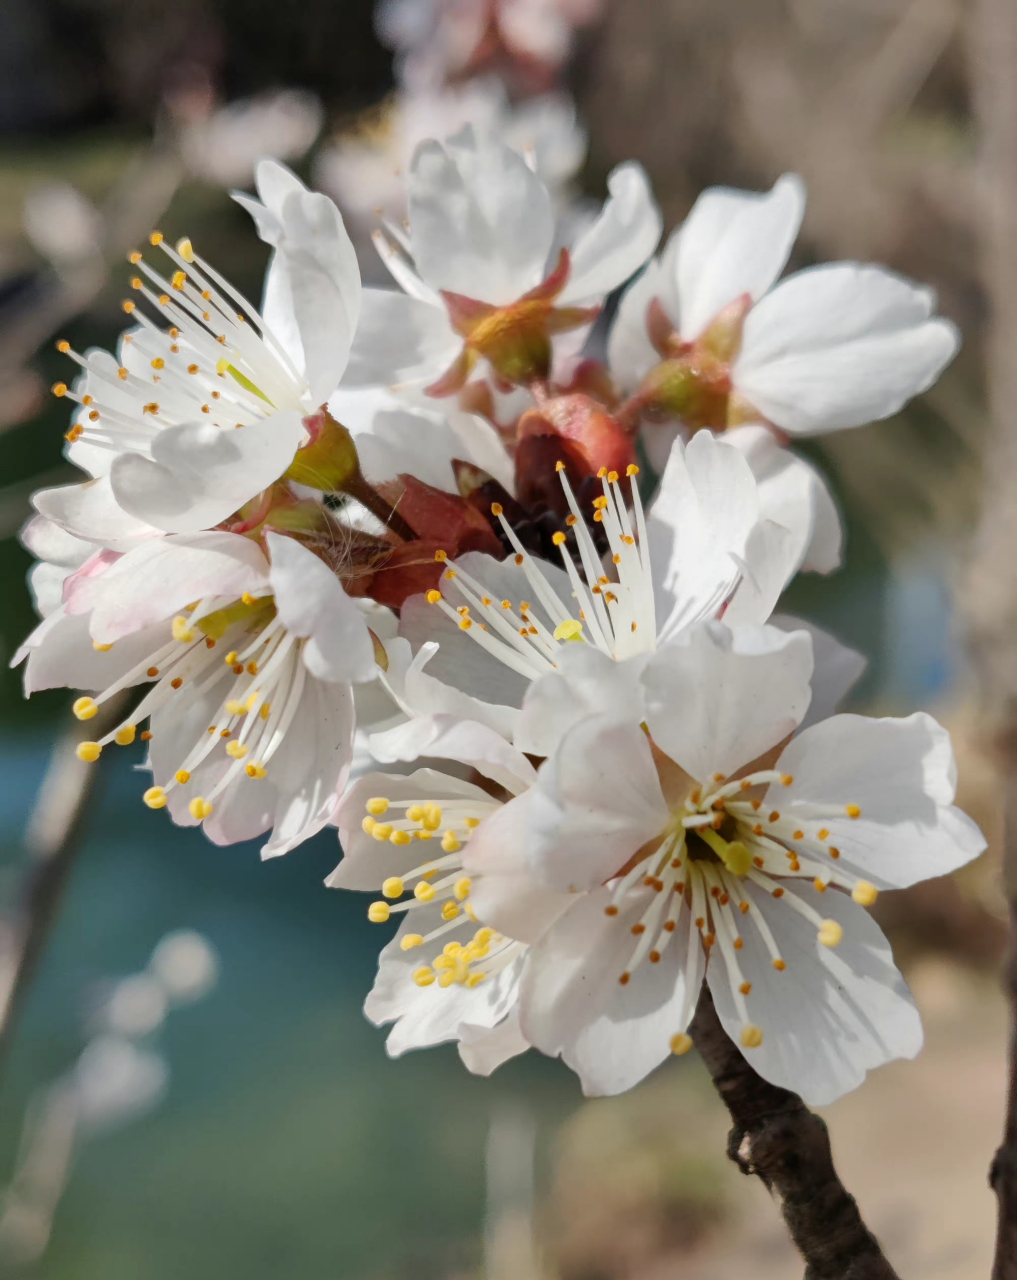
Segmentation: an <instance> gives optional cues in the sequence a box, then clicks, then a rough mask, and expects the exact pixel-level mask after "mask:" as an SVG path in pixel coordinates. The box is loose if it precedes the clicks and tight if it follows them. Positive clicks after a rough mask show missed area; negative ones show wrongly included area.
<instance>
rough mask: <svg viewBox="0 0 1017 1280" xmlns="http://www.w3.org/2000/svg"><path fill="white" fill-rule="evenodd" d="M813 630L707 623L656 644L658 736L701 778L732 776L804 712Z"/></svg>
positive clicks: (651, 683)
mask: <svg viewBox="0 0 1017 1280" xmlns="http://www.w3.org/2000/svg"><path fill="white" fill-rule="evenodd" d="M811 675H812V644H811V641H810V640H809V637H808V635H807V633H805V632H802V631H797V632H794V633H792V634H791V635H788V634H786V633H784V632H781V631H778V630H777V629H776V628H775V627H752V626H740V627H734V628H728V627H725V626H724V625H723V624H722V623H719V622H709V623H704V624H703V625H701V626H698V627H695V628H694V629H693V630H692V631H691V632H686V633H685V634H684V635H682V636H679V637H678V639H676V640H674V641H672V642H671V643H670V644H668V645H666V646H663V647H661V648H659V649H658V650H657V652H656V653H655V654H654V655H653V657H652V658H651V659H650V661H649V662H648V663H647V666H646V669H645V670H644V672H643V677H642V679H643V686H644V688H645V690H646V723H647V725H648V726H649V730H650V734H651V735H652V737H653V740H654V742H656V744H657V745H658V746H659V747H660V748H661V750H662V751H665V752H666V753H667V754H668V755H669V756H670V757H671V759H672V760H674V761H675V762H676V763H677V764H679V765H681V767H682V768H683V769H684V770H685V772H686V773H688V774H691V776H692V777H693V778H695V779H696V780H697V781H699V782H704V783H705V782H708V781H709V780H710V779H711V778H712V776H713V774H714V773H715V772H716V773H720V774H723V775H724V776H725V777H728V776H729V775H731V774H732V773H734V772H735V771H736V770H738V769H740V768H741V767H742V765H746V764H749V763H750V762H751V761H752V760H755V759H756V757H757V756H761V755H762V754H763V753H764V752H765V751H768V750H769V749H770V747H773V746H776V744H777V743H778V742H780V741H781V739H782V738H785V737H787V735H788V734H789V733H791V732H792V731H793V730H794V728H795V727H796V725H798V723H799V722H800V721H801V719H802V717H803V716H804V715H805V712H806V710H807V709H808V705H809V698H810V690H809V678H810V676H811Z"/></svg>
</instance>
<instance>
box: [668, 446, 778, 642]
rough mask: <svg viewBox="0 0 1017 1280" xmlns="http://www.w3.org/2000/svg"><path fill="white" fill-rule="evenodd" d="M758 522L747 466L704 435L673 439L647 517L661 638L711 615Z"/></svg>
mask: <svg viewBox="0 0 1017 1280" xmlns="http://www.w3.org/2000/svg"><path fill="white" fill-rule="evenodd" d="M758 519H759V499H758V496H757V493H756V484H755V481H754V480H753V478H752V472H751V471H750V469H749V466H748V463H747V462H746V461H745V459H744V458H743V457H742V455H741V454H740V453H739V452H738V450H737V449H733V448H732V447H731V446H730V445H727V444H724V443H723V442H722V441H719V440H717V439H716V438H715V437H714V436H713V435H711V433H710V432H708V431H700V432H698V433H697V434H696V435H695V436H694V437H693V438H692V440H691V441H690V442H689V444H688V445H687V446H685V445H683V444H682V442H681V441H680V440H678V439H676V440H675V442H674V445H673V446H672V449H671V456H670V458H669V459H668V464H667V469H666V470H665V472H664V476H663V479H662V480H661V483H660V490H659V491H658V493H657V496H656V498H655V499H654V501H653V505H652V507H651V508H650V512H649V515H648V518H647V536H648V538H649V544H650V561H651V566H652V570H653V577H654V596H655V599H656V601H657V615H658V630H659V633H660V635H661V637H662V638H666V637H668V636H671V635H674V634H677V633H678V632H679V631H680V630H681V629H682V628H684V627H687V626H689V625H691V624H692V623H694V622H697V621H700V620H701V619H703V618H710V617H714V616H716V613H717V610H718V609H719V607H720V605H721V604H722V603H723V602H724V600H725V599H726V598H727V595H728V593H729V590H730V588H731V587H733V586H734V584H735V582H736V581H737V579H738V573H739V568H738V561H739V559H743V558H744V555H745V547H746V543H747V540H748V537H749V534H750V533H751V531H752V529H753V527H754V526H755V524H756V522H757V521H758Z"/></svg>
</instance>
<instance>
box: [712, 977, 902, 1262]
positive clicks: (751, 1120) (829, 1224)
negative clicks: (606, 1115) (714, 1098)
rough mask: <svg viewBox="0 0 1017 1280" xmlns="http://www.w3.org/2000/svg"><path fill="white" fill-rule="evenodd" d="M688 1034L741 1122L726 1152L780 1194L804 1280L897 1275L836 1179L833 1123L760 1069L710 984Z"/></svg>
mask: <svg viewBox="0 0 1017 1280" xmlns="http://www.w3.org/2000/svg"><path fill="white" fill-rule="evenodd" d="M689 1031H690V1032H691V1035H692V1040H693V1043H694V1044H695V1046H696V1048H697V1049H698V1050H699V1053H700V1056H701V1057H702V1059H703V1061H704V1062H705V1063H706V1068H707V1070H708V1071H709V1073H710V1075H711V1077H712V1078H713V1083H714V1087H715V1088H716V1090H717V1092H718V1093H719V1094H720V1096H721V1098H722V1099H723V1101H724V1104H725V1106H726V1107H727V1109H728V1111H730V1113H731V1119H732V1120H733V1121H734V1124H733V1127H732V1129H731V1132H730V1134H729V1135H728V1144H727V1154H728V1156H729V1158H730V1159H731V1160H733V1161H734V1162H735V1164H736V1165H737V1166H738V1168H739V1169H740V1170H741V1171H742V1173H745V1174H749V1173H754V1174H756V1176H757V1177H759V1178H760V1179H761V1180H762V1182H763V1183H764V1185H765V1186H766V1188H767V1190H768V1191H769V1192H770V1193H771V1195H773V1196H775V1197H776V1198H777V1200H778V1203H779V1205H780V1211H781V1214H782V1215H783V1217H784V1222H785V1223H786V1224H787V1228H788V1231H789V1232H790V1233H791V1238H792V1240H794V1242H795V1244H796V1246H797V1247H798V1250H799V1252H800V1253H801V1255H802V1257H803V1259H804V1260H805V1262H806V1264H807V1269H806V1272H805V1280H848V1278H850V1280H898V1278H897V1273H896V1272H895V1271H894V1269H893V1267H891V1266H890V1264H889V1262H887V1260H886V1258H885V1257H884V1256H883V1252H882V1250H881V1249H880V1247H879V1243H878V1242H877V1240H876V1238H875V1236H874V1235H873V1234H872V1233H871V1231H869V1229H868V1228H867V1227H866V1225H865V1223H864V1222H863V1221H862V1217H861V1214H860V1213H859V1212H858V1205H857V1204H856V1203H855V1200H854V1197H853V1196H851V1195H849V1194H848V1192H847V1191H846V1190H845V1188H844V1186H843V1184H842V1183H841V1181H840V1179H839V1178H838V1176H837V1171H836V1170H835V1169H834V1167H833V1157H832V1155H831V1153H830V1138H829V1135H828V1133H827V1129H826V1125H825V1124H824V1123H823V1121H822V1120H821V1119H820V1118H819V1116H817V1115H814V1114H813V1113H812V1112H811V1111H809V1109H808V1108H807V1107H806V1106H805V1104H804V1103H803V1102H802V1100H801V1098H799V1097H798V1095H797V1094H795V1093H790V1092H789V1091H788V1090H787V1089H781V1088H779V1087H778V1086H776V1085H772V1084H769V1083H768V1082H767V1081H766V1080H764V1079H762V1077H761V1076H758V1075H757V1074H756V1072H755V1071H753V1069H752V1067H751V1066H750V1065H749V1063H748V1062H747V1061H746V1059H745V1056H744V1054H742V1052H741V1051H740V1050H739V1049H738V1047H737V1046H736V1045H735V1043H734V1041H733V1040H731V1039H730V1037H729V1036H728V1034H727V1032H726V1031H725V1030H724V1028H723V1027H722V1026H721V1023H720V1019H719V1018H718V1017H717V1011H716V1009H715V1008H714V1005H713V999H712V998H711V996H710V993H709V991H708V990H706V989H704V990H703V993H702V995H701V996H700V999H699V1007H698V1008H697V1010H696V1016H695V1018H693V1020H692V1025H691V1026H690V1028H689Z"/></svg>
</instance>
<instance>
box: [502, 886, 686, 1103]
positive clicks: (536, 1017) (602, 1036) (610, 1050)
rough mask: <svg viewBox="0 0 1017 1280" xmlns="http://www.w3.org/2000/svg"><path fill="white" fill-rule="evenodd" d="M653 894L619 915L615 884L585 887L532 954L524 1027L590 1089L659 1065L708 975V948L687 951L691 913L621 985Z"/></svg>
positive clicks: (627, 1082)
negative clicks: (655, 958) (612, 910)
mask: <svg viewBox="0 0 1017 1280" xmlns="http://www.w3.org/2000/svg"><path fill="white" fill-rule="evenodd" d="M652 898H653V894H652V892H650V891H648V890H645V889H640V890H636V891H634V892H632V893H630V894H629V895H628V897H627V898H626V900H625V901H624V902H623V903H622V904H621V908H620V910H619V911H618V913H617V914H616V915H613V916H608V915H606V914H605V907H607V906H608V905H609V904H611V901H612V895H611V891H610V889H607V888H600V889H596V890H595V891H594V892H593V893H589V894H585V895H584V896H583V897H582V898H580V899H579V900H577V901H576V902H575V904H574V905H573V906H572V907H571V908H569V910H568V911H566V912H565V913H564V914H563V915H562V917H561V918H560V920H558V922H557V923H556V924H555V925H553V926H552V928H551V929H549V930H548V931H547V933H546V934H545V935H544V937H543V938H542V939H541V940H540V941H539V942H537V943H536V944H535V945H534V946H533V947H531V948H530V951H529V953H528V955H527V965H526V969H525V971H524V976H523V984H522V993H521V997H520V1015H521V1017H520V1022H521V1028H522V1032H523V1035H524V1036H525V1037H526V1038H527V1040H529V1041H530V1043H531V1044H533V1045H534V1046H535V1047H536V1048H538V1049H540V1050H542V1051H543V1052H544V1053H547V1054H551V1055H560V1056H561V1058H562V1060H563V1061H564V1062H565V1063H567V1064H568V1066H570V1067H571V1068H572V1069H573V1071H575V1072H576V1073H577V1074H578V1076H579V1078H580V1081H581V1082H582V1086H583V1092H584V1093H585V1094H587V1095H593V1096H597V1095H602V1094H615V1093H622V1092H624V1091H625V1090H626V1089H630V1088H632V1086H633V1085H635V1084H638V1082H639V1081H640V1080H642V1079H643V1078H644V1076H647V1075H648V1074H649V1073H650V1072H651V1071H652V1070H653V1069H654V1068H655V1067H657V1066H659V1064H660V1063H661V1062H663V1061H664V1060H665V1059H666V1058H667V1057H668V1055H669V1054H670V1052H671V1045H670V1042H671V1038H672V1037H673V1036H674V1035H675V1034H676V1033H679V1032H682V1031H684V1030H685V1027H686V1026H687V1024H688V1020H689V1018H690V1017H691V1015H692V1011H693V1010H694V1008H695V1003H696V996H697V994H698V990H699V984H700V981H701V972H702V970H701V968H700V964H701V959H700V957H701V956H702V947H701V946H700V945H699V943H698V939H697V940H696V946H695V947H694V949H693V966H692V970H691V971H690V970H689V969H688V967H687V958H688V955H689V945H688V930H689V913H688V911H683V912H682V913H681V914H680V915H679V919H678V927H677V929H676V930H675V932H674V934H673V935H672V936H671V939H670V941H669V943H668V945H667V947H666V948H665V949H664V951H663V952H662V954H661V958H660V961H659V962H658V963H656V964H652V963H650V962H649V961H647V960H644V961H643V963H642V964H640V965H639V966H638V967H637V968H636V969H635V970H634V971H633V972H632V974H631V977H630V979H629V981H628V982H627V983H625V984H624V985H623V984H622V983H620V982H619V978H620V977H621V975H622V974H623V973H625V972H626V971H628V969H629V961H630V959H631V957H632V954H633V952H634V950H635V948H636V945H637V943H638V939H637V938H635V937H633V935H632V931H631V930H632V926H633V925H634V924H636V923H637V922H638V921H639V919H640V917H641V915H642V913H643V912H644V911H645V910H646V908H647V907H648V906H649V904H650V901H651V900H652Z"/></svg>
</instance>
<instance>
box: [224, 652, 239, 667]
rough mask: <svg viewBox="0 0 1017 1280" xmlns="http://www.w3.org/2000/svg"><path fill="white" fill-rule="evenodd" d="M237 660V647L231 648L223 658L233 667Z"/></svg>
mask: <svg viewBox="0 0 1017 1280" xmlns="http://www.w3.org/2000/svg"><path fill="white" fill-rule="evenodd" d="M236 660H237V651H236V649H231V650H230V651H229V653H228V654H227V655H226V657H225V658H223V662H225V663H226V665H227V666H228V667H232V666H233V665H234V664H235V663H236Z"/></svg>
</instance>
